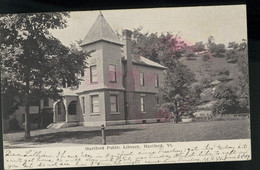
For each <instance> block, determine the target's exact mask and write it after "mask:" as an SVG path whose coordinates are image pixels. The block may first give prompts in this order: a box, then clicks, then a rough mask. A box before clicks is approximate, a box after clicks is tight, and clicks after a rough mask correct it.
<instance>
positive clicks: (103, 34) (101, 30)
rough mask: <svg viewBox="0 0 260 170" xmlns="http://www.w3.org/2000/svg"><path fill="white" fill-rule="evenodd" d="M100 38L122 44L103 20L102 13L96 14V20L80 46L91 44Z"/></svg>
mask: <svg viewBox="0 0 260 170" xmlns="http://www.w3.org/2000/svg"><path fill="white" fill-rule="evenodd" d="M100 40H103V41H108V42H111V43H115V44H118V45H123V43H122V42H121V41H120V40H119V38H118V36H117V34H116V33H115V32H114V30H113V29H112V28H111V26H110V25H109V24H108V23H107V21H106V20H105V18H104V16H103V14H102V13H100V14H99V15H98V17H97V19H96V21H95V22H94V24H93V25H92V27H91V28H90V30H89V32H88V34H87V35H86V36H85V38H84V39H83V41H82V43H81V44H80V46H84V45H87V44H91V43H94V42H97V41H100Z"/></svg>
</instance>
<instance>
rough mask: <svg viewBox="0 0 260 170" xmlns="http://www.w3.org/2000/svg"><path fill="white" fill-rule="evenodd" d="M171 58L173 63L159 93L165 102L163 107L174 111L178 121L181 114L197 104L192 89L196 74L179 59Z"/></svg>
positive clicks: (169, 66)
mask: <svg viewBox="0 0 260 170" xmlns="http://www.w3.org/2000/svg"><path fill="white" fill-rule="evenodd" d="M171 60H172V64H171V65H168V69H167V73H166V78H165V83H164V87H162V88H160V93H159V95H160V96H161V97H162V99H163V102H164V104H163V105H162V107H163V108H167V109H168V110H169V111H170V112H173V113H174V115H175V122H176V123H177V122H178V121H179V118H180V116H181V115H182V114H183V113H187V112H189V111H191V109H192V107H191V106H194V105H195V100H194V99H196V96H195V95H193V94H194V93H192V91H191V84H192V83H193V82H195V75H194V74H193V73H192V72H191V70H190V69H189V68H188V67H187V66H186V65H184V64H183V63H182V62H180V61H179V60H176V59H174V58H172V59H171ZM194 92H195V91H194Z"/></svg>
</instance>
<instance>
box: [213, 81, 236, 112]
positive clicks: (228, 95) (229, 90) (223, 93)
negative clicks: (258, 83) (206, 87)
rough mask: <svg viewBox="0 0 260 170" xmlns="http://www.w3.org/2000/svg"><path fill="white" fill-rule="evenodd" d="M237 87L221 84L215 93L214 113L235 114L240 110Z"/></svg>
mask: <svg viewBox="0 0 260 170" xmlns="http://www.w3.org/2000/svg"><path fill="white" fill-rule="evenodd" d="M235 90H236V89H235V88H234V87H232V86H228V85H220V86H218V87H217V89H216V91H215V92H214V94H213V97H214V98H215V99H216V103H215V104H214V105H213V108H212V112H213V114H235V113H237V112H238V111H239V109H240V106H239V101H238V96H237V95H236V91H235Z"/></svg>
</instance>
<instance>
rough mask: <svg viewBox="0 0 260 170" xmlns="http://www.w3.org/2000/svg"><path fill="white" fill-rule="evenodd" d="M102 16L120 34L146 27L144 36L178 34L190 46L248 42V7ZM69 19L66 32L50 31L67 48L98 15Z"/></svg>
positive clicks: (153, 10)
mask: <svg viewBox="0 0 260 170" xmlns="http://www.w3.org/2000/svg"><path fill="white" fill-rule="evenodd" d="M102 14H103V15H104V17H105V19H106V20H107V22H108V23H109V24H110V26H111V27H112V28H113V29H114V30H115V31H118V32H120V33H121V30H122V29H129V30H133V29H134V28H138V27H140V26H143V30H142V32H147V31H148V32H149V33H155V32H158V33H161V32H167V31H169V32H172V33H174V34H177V33H179V34H180V35H181V38H182V39H183V40H187V41H189V42H191V43H195V42H198V41H203V42H204V43H205V42H207V39H208V37H209V36H210V35H212V36H214V38H215V42H216V43H224V44H228V42H231V41H236V42H241V41H242V39H247V27H246V6H245V5H229V6H209V7H181V8H180V7H179V8H147V9H130V10H129V9H127V10H102ZM70 15H71V18H69V19H68V27H67V28H66V29H63V30H52V31H51V32H52V34H53V35H54V36H55V37H57V38H58V39H60V40H61V42H62V43H63V44H64V45H66V46H68V45H69V44H71V43H75V42H76V41H75V40H80V39H83V38H84V37H85V36H86V34H87V33H88V31H89V29H90V27H91V26H92V24H93V23H94V21H95V20H96V18H97V16H98V15H99V11H79V12H71V13H70Z"/></svg>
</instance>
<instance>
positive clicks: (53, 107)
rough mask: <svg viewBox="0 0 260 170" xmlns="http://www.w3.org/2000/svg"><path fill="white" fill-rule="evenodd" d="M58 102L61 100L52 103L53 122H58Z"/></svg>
mask: <svg viewBox="0 0 260 170" xmlns="http://www.w3.org/2000/svg"><path fill="white" fill-rule="evenodd" d="M58 102H59V100H58V101H56V102H54V103H53V104H52V112H53V123H56V114H57V110H56V105H57V103H58Z"/></svg>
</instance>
